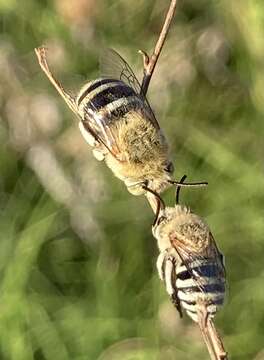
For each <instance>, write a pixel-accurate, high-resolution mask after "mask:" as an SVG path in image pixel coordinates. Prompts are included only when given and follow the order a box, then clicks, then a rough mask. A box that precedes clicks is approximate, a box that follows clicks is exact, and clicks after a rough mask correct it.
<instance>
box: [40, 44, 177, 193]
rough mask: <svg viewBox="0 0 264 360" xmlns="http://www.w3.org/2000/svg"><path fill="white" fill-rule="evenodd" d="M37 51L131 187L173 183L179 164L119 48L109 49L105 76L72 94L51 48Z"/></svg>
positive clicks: (96, 149) (92, 139) (96, 148)
mask: <svg viewBox="0 0 264 360" xmlns="http://www.w3.org/2000/svg"><path fill="white" fill-rule="evenodd" d="M35 52H36V54H37V57H38V61H39V64H40V66H41V68H42V70H43V71H44V73H45V74H46V75H47V77H48V78H49V80H50V81H51V83H52V84H53V85H54V86H55V88H56V89H57V91H58V92H59V94H60V95H61V96H62V97H63V99H64V100H65V102H66V103H67V105H68V106H69V107H70V109H71V110H72V111H73V112H74V113H75V114H76V115H77V116H78V117H79V119H80V121H79V127H80V130H81V133H82V135H83V136H84V138H85V140H86V141H87V142H88V144H89V145H91V146H92V148H93V154H94V156H95V157H96V159H98V160H100V161H101V160H104V161H105V163H106V164H107V166H108V167H109V168H110V169H111V170H112V171H113V173H114V174H115V176H116V177H118V178H119V179H121V180H122V181H124V183H125V185H126V186H127V189H128V191H129V192H131V193H132V194H134V195H141V194H146V190H145V188H144V186H145V185H147V186H148V187H149V188H151V189H153V190H155V191H156V192H158V193H160V192H161V191H163V190H165V189H166V188H167V187H168V186H170V181H171V175H172V173H173V164H172V162H171V161H170V159H169V148H168V144H167V141H166V139H165V137H164V135H163V133H162V131H161V129H160V126H159V123H158V122H157V120H156V118H155V115H154V113H153V111H152V109H151V107H150V105H149V103H148V101H147V99H146V98H145V97H144V96H143V95H141V93H140V90H141V87H140V84H139V82H138V80H137V79H136V77H135V75H134V74H133V71H132V70H131V68H130V67H129V65H128V64H127V63H126V62H125V60H124V59H123V58H122V57H121V56H120V55H119V54H118V53H116V52H115V51H114V50H108V52H107V54H106V55H105V56H104V57H103V61H102V62H101V70H102V74H103V76H102V77H101V78H99V79H96V80H94V81H91V82H88V83H86V84H85V85H84V86H83V87H82V88H81V90H80V91H79V94H78V95H77V96H76V97H72V96H71V95H70V94H69V93H67V92H66V91H65V90H64V88H63V86H62V85H61V84H60V83H59V82H58V81H57V80H56V79H55V77H54V76H53V74H52V73H51V71H50V70H49V66H48V63H47V60H46V54H45V48H43V47H40V48H37V49H35Z"/></svg>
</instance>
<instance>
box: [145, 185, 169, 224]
mask: <svg viewBox="0 0 264 360" xmlns="http://www.w3.org/2000/svg"><path fill="white" fill-rule="evenodd" d="M143 189H144V190H146V191H148V192H150V193H151V194H153V195H154V196H155V198H156V200H157V209H156V214H155V219H154V221H153V224H152V226H155V225H156V223H157V221H158V218H159V214H160V210H164V209H165V203H164V201H163V199H162V198H161V197H160V195H159V194H158V193H157V192H156V191H154V190H152V189H150V188H149V187H147V186H146V185H143Z"/></svg>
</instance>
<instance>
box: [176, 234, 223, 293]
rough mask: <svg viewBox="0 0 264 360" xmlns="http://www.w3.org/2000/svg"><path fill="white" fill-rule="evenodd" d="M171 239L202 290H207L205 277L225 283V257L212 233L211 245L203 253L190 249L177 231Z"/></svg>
mask: <svg viewBox="0 0 264 360" xmlns="http://www.w3.org/2000/svg"><path fill="white" fill-rule="evenodd" d="M170 241H171V244H172V246H173V247H174V248H175V250H176V252H177V254H178V255H179V257H180V259H181V261H182V263H183V264H184V265H185V267H186V269H187V271H188V273H189V274H190V276H191V277H192V279H193V280H194V281H195V283H196V284H197V286H198V287H199V289H200V290H201V291H202V292H204V291H205V286H206V285H207V284H206V283H205V281H204V279H205V278H208V279H212V280H213V279H217V281H216V282H217V283H218V284H223V283H225V268H224V264H223V260H222V259H223V257H222V255H221V253H220V251H219V250H218V248H217V246H216V243H215V240H214V238H213V236H212V235H211V234H210V245H209V246H208V249H206V251H205V252H204V253H203V254H201V253H200V252H196V251H194V250H193V249H189V248H188V247H187V246H186V245H185V244H184V243H183V241H182V240H179V238H177V234H175V233H174V234H172V235H171V237H170Z"/></svg>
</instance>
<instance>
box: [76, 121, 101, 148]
mask: <svg viewBox="0 0 264 360" xmlns="http://www.w3.org/2000/svg"><path fill="white" fill-rule="evenodd" d="M79 129H80V131H81V134H82V136H83V137H84V140H85V141H86V142H87V143H88V144H89V145H90V146H92V147H95V146H96V145H97V144H98V142H97V141H96V140H95V138H94V136H93V135H92V134H91V133H90V132H89V131H87V130H86V129H85V127H84V126H83V122H82V121H80V122H79Z"/></svg>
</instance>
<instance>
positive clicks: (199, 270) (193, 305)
mask: <svg viewBox="0 0 264 360" xmlns="http://www.w3.org/2000/svg"><path fill="white" fill-rule="evenodd" d="M188 267H189V270H190V269H192V274H191V272H190V271H188V270H187V269H186V266H185V265H183V264H179V265H178V266H176V274H175V275H176V289H177V293H175V296H174V295H173V296H172V300H173V301H174V302H176V301H177V298H178V299H179V301H180V305H181V307H182V308H183V309H185V310H186V312H187V314H188V315H189V316H190V317H191V318H192V319H193V320H194V321H196V322H197V311H198V310H199V306H203V307H204V305H205V307H206V310H207V313H208V314H209V316H210V317H213V316H214V315H215V313H216V311H217V307H218V306H220V305H222V304H223V302H224V296H225V275H224V269H223V267H222V266H221V265H220V264H219V263H217V262H215V261H212V260H209V259H204V260H199V261H196V262H195V263H190V264H189V265H188Z"/></svg>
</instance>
